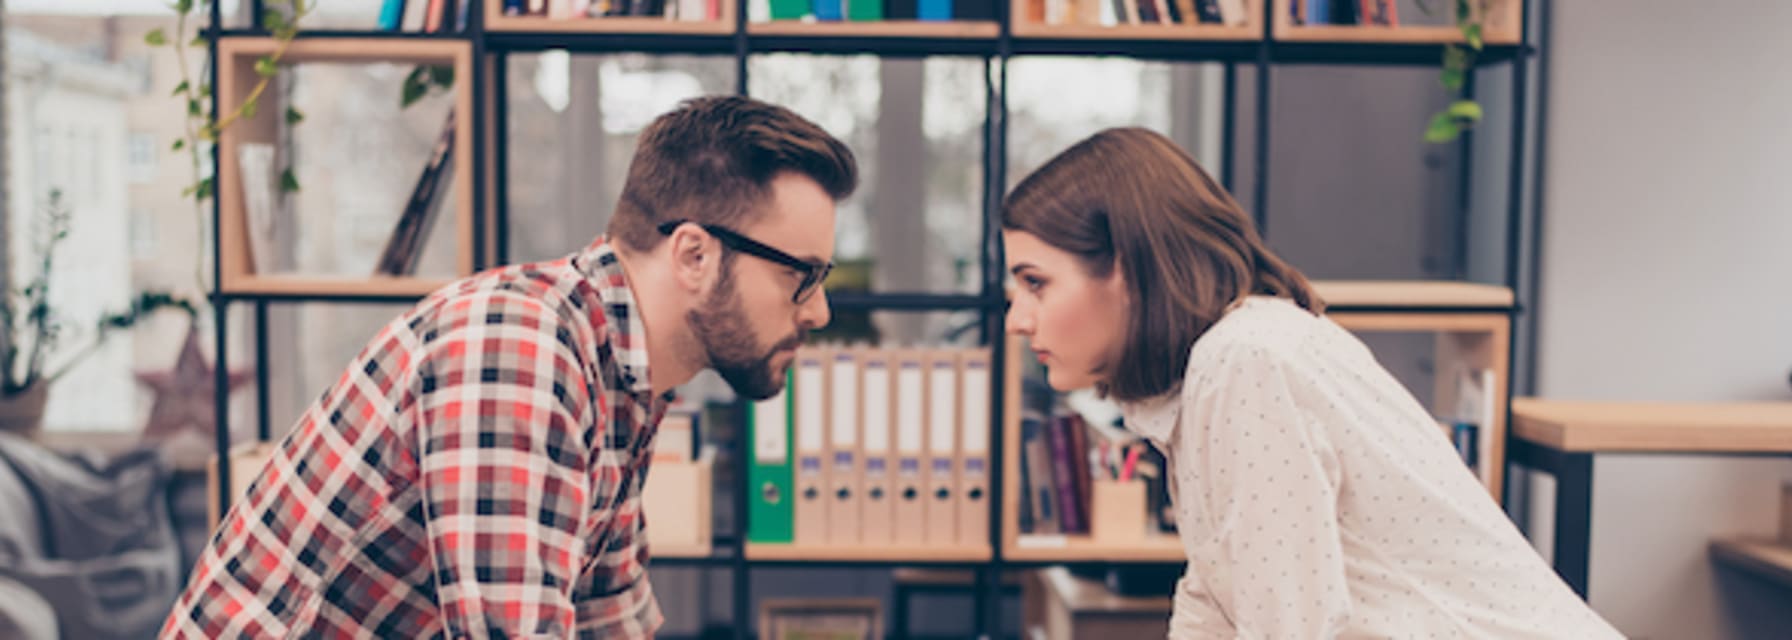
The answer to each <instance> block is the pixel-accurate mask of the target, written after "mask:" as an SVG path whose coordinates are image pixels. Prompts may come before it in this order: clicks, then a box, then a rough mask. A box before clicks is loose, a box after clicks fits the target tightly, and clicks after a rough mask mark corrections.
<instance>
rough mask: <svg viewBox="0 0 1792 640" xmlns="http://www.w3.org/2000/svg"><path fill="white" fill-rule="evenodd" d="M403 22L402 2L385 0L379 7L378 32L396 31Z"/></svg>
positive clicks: (401, 0) (402, 0)
mask: <svg viewBox="0 0 1792 640" xmlns="http://www.w3.org/2000/svg"><path fill="white" fill-rule="evenodd" d="M403 20H404V0H386V2H385V4H382V5H380V22H379V30H380V31H397V30H398V28H399V26H400V23H401V22H402V21H403Z"/></svg>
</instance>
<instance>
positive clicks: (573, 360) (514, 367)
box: [415, 293, 601, 638]
mask: <svg viewBox="0 0 1792 640" xmlns="http://www.w3.org/2000/svg"><path fill="white" fill-rule="evenodd" d="M422 334H423V336H422V337H423V341H424V344H423V346H422V350H423V361H422V362H421V363H420V364H419V366H418V372H419V376H418V383H417V384H418V387H419V388H418V396H417V400H416V403H417V404H416V414H415V415H416V419H417V420H418V423H417V424H416V425H415V433H416V437H417V443H416V447H417V451H418V465H419V467H420V469H419V474H418V475H419V477H420V482H421V484H422V492H423V501H424V503H423V513H422V518H423V523H424V527H425V530H426V532H427V535H428V540H429V545H430V555H431V559H432V560H433V563H434V566H433V570H434V573H435V575H434V578H435V589H436V600H437V602H438V603H440V612H441V614H440V615H441V616H442V623H443V625H444V627H445V630H446V632H447V636H448V637H450V638H486V637H525V638H529V637H555V638H564V637H567V636H568V635H569V634H571V633H572V630H573V628H574V624H575V619H574V617H575V612H574V606H573V599H572V586H573V584H574V581H575V579H576V578H577V576H578V574H579V570H580V567H581V566H582V565H583V563H584V560H583V559H584V557H585V555H586V554H585V546H584V541H583V539H582V535H581V534H582V532H583V531H585V530H586V527H587V525H588V524H589V523H587V522H586V520H587V518H589V517H593V516H591V515H589V512H590V507H589V505H590V501H589V499H588V498H589V496H590V495H591V491H592V488H591V486H590V485H591V483H592V479H591V476H590V474H589V473H588V471H589V466H590V456H589V455H588V452H589V451H590V440H589V438H590V434H588V433H586V432H585V431H586V430H585V429H584V428H583V427H582V426H581V425H584V424H586V422H587V420H589V419H601V416H590V415H589V412H590V404H591V402H590V398H591V396H590V393H589V390H588V389H587V387H586V383H585V376H584V374H583V371H582V368H581V360H580V358H579V356H578V354H577V352H576V351H574V349H573V345H574V344H576V343H577V342H576V340H574V339H573V338H572V335H571V332H570V330H569V329H567V328H566V327H564V326H563V325H562V323H561V322H560V321H559V319H558V317H557V316H556V315H555V314H554V313H553V312H552V311H549V310H546V309H544V308H543V307H542V305H541V303H540V302H538V301H535V300H532V299H530V298H527V297H524V296H521V295H517V294H509V293H495V294H487V295H482V296H468V297H464V298H459V299H455V300H451V301H448V302H446V303H444V306H443V308H442V309H441V310H440V312H439V313H438V315H437V316H436V318H435V321H434V324H433V327H431V328H429V329H427V330H425V331H422Z"/></svg>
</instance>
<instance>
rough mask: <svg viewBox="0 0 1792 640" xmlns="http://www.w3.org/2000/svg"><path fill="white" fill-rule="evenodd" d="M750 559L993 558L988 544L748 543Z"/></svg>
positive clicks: (899, 561) (912, 561)
mask: <svg viewBox="0 0 1792 640" xmlns="http://www.w3.org/2000/svg"><path fill="white" fill-rule="evenodd" d="M746 556H747V559H748V560H753V561H763V562H780V563H805V562H867V563H880V564H942V563H948V564H949V563H978V562H987V561H989V559H990V558H991V554H990V552H989V546H988V545H944V546H942V545H880V546H875V547H868V546H848V545H800V544H755V543H750V542H749V543H747V554H746Z"/></svg>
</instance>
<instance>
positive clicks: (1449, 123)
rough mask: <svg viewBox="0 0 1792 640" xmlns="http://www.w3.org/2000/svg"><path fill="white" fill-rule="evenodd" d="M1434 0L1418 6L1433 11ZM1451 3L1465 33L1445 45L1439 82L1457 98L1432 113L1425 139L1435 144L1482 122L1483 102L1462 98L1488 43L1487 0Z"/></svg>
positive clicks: (1426, 0)
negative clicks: (1484, 30) (1485, 29)
mask: <svg viewBox="0 0 1792 640" xmlns="http://www.w3.org/2000/svg"><path fill="white" fill-rule="evenodd" d="M1431 1H1432V0H1419V9H1420V10H1422V11H1424V12H1425V13H1426V14H1431V13H1432V10H1433V9H1432V5H1431ZM1451 5H1452V8H1453V9H1454V10H1455V22H1456V28H1457V30H1458V31H1461V32H1462V42H1461V43H1460V44H1458V43H1450V44H1446V45H1444V59H1443V71H1442V73H1441V74H1440V75H1439V76H1438V81H1439V82H1440V83H1441V84H1443V86H1444V89H1446V90H1448V91H1449V92H1450V93H1451V94H1452V95H1454V96H1455V97H1456V99H1455V100H1453V101H1451V102H1450V104H1449V105H1448V106H1446V107H1444V108H1443V110H1441V111H1439V112H1437V113H1435V114H1432V116H1431V122H1430V124H1428V125H1427V126H1426V127H1425V141H1426V142H1431V143H1436V144H1443V143H1447V142H1454V141H1455V140H1456V139H1457V138H1459V137H1461V136H1462V132H1464V131H1467V130H1469V129H1471V128H1473V127H1474V126H1475V125H1476V124H1478V123H1480V122H1481V115H1482V112H1481V104H1480V103H1479V102H1475V101H1474V100H1470V99H1468V98H1465V97H1463V96H1462V89H1463V86H1464V84H1465V83H1466V81H1467V80H1468V74H1469V70H1471V69H1474V68H1475V58H1476V57H1477V56H1479V55H1480V54H1481V51H1482V48H1483V45H1484V44H1485V43H1484V41H1483V40H1482V20H1483V16H1485V15H1486V14H1487V11H1486V9H1487V3H1486V1H1485V0H1451ZM1475 9H1479V11H1477V10H1475Z"/></svg>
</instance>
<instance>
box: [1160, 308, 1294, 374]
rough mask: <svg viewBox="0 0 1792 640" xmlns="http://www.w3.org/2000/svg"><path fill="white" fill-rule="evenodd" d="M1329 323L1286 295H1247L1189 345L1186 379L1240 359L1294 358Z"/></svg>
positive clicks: (1222, 367)
mask: <svg viewBox="0 0 1792 640" xmlns="http://www.w3.org/2000/svg"><path fill="white" fill-rule="evenodd" d="M1328 322H1330V321H1328V320H1326V319H1324V318H1323V317H1321V316H1318V315H1315V314H1314V313H1313V312H1311V311H1308V310H1306V309H1305V308H1303V307H1301V306H1300V305H1297V304H1295V303H1294V302H1293V301H1292V300H1288V299H1287V298H1276V297H1270V296H1251V297H1248V298H1245V299H1244V300H1243V301H1241V302H1239V304H1238V305H1237V306H1235V307H1233V308H1232V310H1230V311H1227V312H1226V315H1224V316H1221V317H1220V320H1219V322H1215V323H1213V326H1212V327H1209V328H1208V329H1207V332H1206V333H1203V334H1201V337H1200V338H1198V339H1196V340H1195V344H1194V345H1193V346H1191V347H1190V348H1189V357H1188V370H1187V371H1186V372H1185V380H1186V379H1193V377H1194V376H1196V375H1197V374H1200V373H1203V372H1212V371H1219V370H1224V368H1225V366H1226V365H1229V364H1230V365H1236V364H1239V363H1238V362H1235V361H1236V360H1238V359H1240V358H1251V359H1267V360H1279V359H1288V358H1293V357H1295V355H1296V354H1297V353H1298V352H1299V351H1300V350H1301V349H1302V348H1304V347H1305V345H1306V344H1307V343H1308V342H1309V341H1310V340H1311V339H1312V338H1313V337H1314V336H1316V335H1319V334H1320V333H1321V332H1322V331H1323V330H1324V327H1325V326H1326V324H1327V323H1328Z"/></svg>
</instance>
